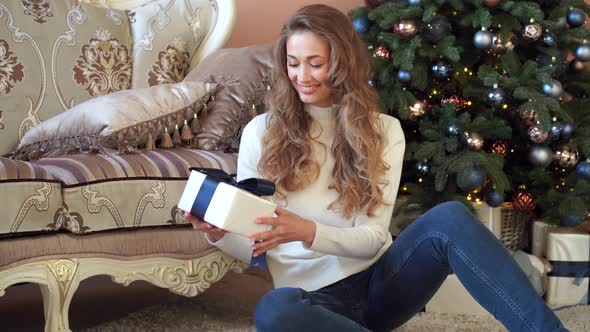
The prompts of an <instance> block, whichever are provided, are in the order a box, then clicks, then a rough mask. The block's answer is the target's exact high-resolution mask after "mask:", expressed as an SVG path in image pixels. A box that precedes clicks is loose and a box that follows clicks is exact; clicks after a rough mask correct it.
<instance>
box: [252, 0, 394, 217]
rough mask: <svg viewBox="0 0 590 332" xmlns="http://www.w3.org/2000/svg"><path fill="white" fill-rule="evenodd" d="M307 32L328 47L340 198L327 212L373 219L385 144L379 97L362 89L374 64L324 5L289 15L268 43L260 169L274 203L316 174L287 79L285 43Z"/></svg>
mask: <svg viewBox="0 0 590 332" xmlns="http://www.w3.org/2000/svg"><path fill="white" fill-rule="evenodd" d="M301 31H311V32H313V33H315V34H317V35H319V36H321V37H323V38H324V39H325V40H326V41H327V42H328V43H329V45H330V62H329V64H330V67H329V72H328V76H329V82H330V87H331V90H332V96H333V97H334V100H335V102H337V103H338V106H337V107H336V134H335V138H334V141H333V144H332V146H331V153H332V155H333V156H334V159H335V166H334V169H333V172H332V178H333V185H332V186H331V189H335V190H336V192H337V193H338V198H337V199H336V201H334V202H332V204H330V208H331V209H335V208H337V209H339V210H341V212H342V213H343V215H344V216H345V217H347V218H348V217H350V216H352V215H357V214H367V215H369V216H372V215H374V212H375V209H376V208H377V207H378V206H379V205H380V204H385V202H384V200H383V190H382V187H383V186H384V185H386V183H384V182H382V181H381V180H380V177H381V176H382V175H383V174H384V173H385V171H386V170H387V169H389V165H387V164H386V163H385V162H384V161H383V158H382V154H383V148H384V139H383V134H382V125H381V122H380V121H378V96H377V93H376V92H375V90H374V89H373V88H372V87H371V86H370V85H369V84H368V81H369V80H370V79H371V76H372V73H373V71H372V62H371V58H370V56H369V55H368V52H367V49H366V46H365V44H364V43H363V42H362V40H361V39H360V38H359V37H358V35H357V34H356V31H355V30H354V28H353V26H352V24H351V22H350V20H349V18H348V17H347V16H346V15H345V14H343V13H342V12H340V11H339V10H337V9H335V8H332V7H329V6H325V5H311V6H306V7H303V8H302V9H300V10H298V11H297V12H296V13H295V14H293V15H292V16H291V17H290V18H289V20H288V21H287V23H286V24H285V25H284V26H283V29H282V30H281V34H280V37H279V38H278V40H277V42H276V43H275V45H274V54H273V60H274V73H273V74H274V76H273V79H274V82H273V86H272V89H271V91H270V92H269V93H268V95H267V104H268V109H269V110H270V111H269V114H268V115H267V128H268V130H267V132H266V134H265V136H264V138H263V140H262V158H261V160H260V162H259V164H258V170H259V172H260V173H261V174H263V175H264V176H265V177H266V178H268V179H270V180H272V181H274V182H275V184H276V186H277V194H278V196H279V198H285V197H286V192H293V191H297V190H300V189H303V188H305V187H306V186H307V185H309V184H311V183H313V182H314V181H315V180H316V179H317V178H318V176H319V172H320V166H319V163H318V162H317V161H316V160H314V159H313V156H312V147H311V146H312V140H313V139H312V137H311V134H310V124H311V121H312V118H311V116H310V115H309V114H307V112H305V111H304V106H303V103H302V102H301V100H300V99H299V95H298V94H297V91H296V90H295V88H294V87H293V85H292V83H291V81H290V79H289V77H288V74H287V47H286V44H287V40H288V39H289V37H290V36H292V35H293V34H294V33H297V32H301Z"/></svg>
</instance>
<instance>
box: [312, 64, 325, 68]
mask: <svg viewBox="0 0 590 332" xmlns="http://www.w3.org/2000/svg"><path fill="white" fill-rule="evenodd" d="M322 66H323V65H311V67H312V68H320V67H322Z"/></svg>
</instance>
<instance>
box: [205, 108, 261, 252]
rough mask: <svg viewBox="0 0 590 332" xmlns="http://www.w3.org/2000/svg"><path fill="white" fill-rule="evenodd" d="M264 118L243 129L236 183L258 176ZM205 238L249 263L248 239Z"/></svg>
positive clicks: (249, 249)
mask: <svg viewBox="0 0 590 332" xmlns="http://www.w3.org/2000/svg"><path fill="white" fill-rule="evenodd" d="M264 118H265V117H264V116H257V117H255V118H254V119H252V121H250V122H249V123H248V124H247V125H246V127H244V130H243V132H242V139H241V141H240V151H239V154H238V174H237V178H238V181H240V180H242V179H247V178H251V177H259V176H260V174H259V173H258V161H259V160H260V139H261V137H262V136H261V135H260V133H259V131H260V129H259V126H262V125H264V123H265V122H264ZM260 128H262V127H260ZM205 237H206V238H207V241H208V242H209V243H210V244H212V245H214V246H216V247H217V248H219V249H221V250H222V251H223V252H225V253H228V254H229V255H231V256H233V257H235V258H237V259H239V260H241V261H243V262H245V263H250V259H251V258H252V252H253V250H252V248H251V247H250V246H251V245H252V241H251V240H250V239H249V238H247V237H245V236H241V235H238V234H233V233H226V234H225V235H224V236H223V237H222V238H221V240H219V241H217V242H214V241H213V239H212V238H210V237H209V236H205Z"/></svg>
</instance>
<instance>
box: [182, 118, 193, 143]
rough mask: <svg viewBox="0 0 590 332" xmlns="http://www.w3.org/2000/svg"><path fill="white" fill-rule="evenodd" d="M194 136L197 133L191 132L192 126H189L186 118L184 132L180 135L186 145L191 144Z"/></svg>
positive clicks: (183, 126)
mask: <svg viewBox="0 0 590 332" xmlns="http://www.w3.org/2000/svg"><path fill="white" fill-rule="evenodd" d="M194 136H195V135H193V133H192V132H191V128H190V127H189V126H188V122H187V121H186V120H184V124H183V125H182V133H181V135H180V138H181V139H182V142H184V144H186V145H189V144H191V140H192V139H193V137H194Z"/></svg>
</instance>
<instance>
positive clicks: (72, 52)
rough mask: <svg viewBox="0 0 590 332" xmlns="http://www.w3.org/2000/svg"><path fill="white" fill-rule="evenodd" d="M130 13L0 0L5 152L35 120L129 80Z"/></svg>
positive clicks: (64, 0)
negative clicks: (128, 15)
mask: <svg viewBox="0 0 590 332" xmlns="http://www.w3.org/2000/svg"><path fill="white" fill-rule="evenodd" d="M131 51H132V40H131V33H130V27H129V19H128V17H127V15H126V14H125V12H123V11H118V10H112V9H106V8H97V7H93V6H89V5H87V4H80V3H79V2H78V1H74V0H54V1H47V0H43V1H31V0H22V1H2V2H1V3H0V155H5V154H6V153H8V152H10V151H12V150H14V148H16V146H17V144H18V142H19V141H20V139H21V138H22V137H23V136H24V134H25V133H26V132H27V131H28V130H29V129H30V128H31V127H33V126H35V125H37V124H39V123H41V122H42V121H44V120H46V119H48V118H50V117H52V116H54V115H56V114H59V113H61V112H63V111H64V110H66V109H68V108H70V107H72V106H74V105H77V104H79V103H81V102H84V101H85V100H88V99H90V98H92V97H95V96H99V95H104V94H107V93H111V92H114V91H119V90H124V89H128V88H130V87H131V75H132V54H131Z"/></svg>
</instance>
